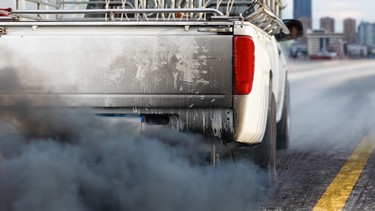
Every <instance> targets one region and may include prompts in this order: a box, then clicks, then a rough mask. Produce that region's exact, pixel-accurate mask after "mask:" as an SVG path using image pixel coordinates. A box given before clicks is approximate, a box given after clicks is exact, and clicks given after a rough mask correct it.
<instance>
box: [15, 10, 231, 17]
mask: <svg viewBox="0 0 375 211" xmlns="http://www.w3.org/2000/svg"><path fill="white" fill-rule="evenodd" d="M168 12H170V13H177V12H180V13H202V12H204V13H215V14H217V15H219V16H224V14H223V13H222V12H221V11H219V10H217V9H212V8H194V9H190V8H184V9H90V10H15V11H12V12H10V13H8V14H9V15H19V14H102V13H126V14H135V13H168Z"/></svg>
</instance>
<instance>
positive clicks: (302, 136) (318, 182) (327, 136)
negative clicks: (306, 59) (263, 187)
mask: <svg viewBox="0 0 375 211" xmlns="http://www.w3.org/2000/svg"><path fill="white" fill-rule="evenodd" d="M306 66H308V68H303V64H298V65H291V67H292V68H294V69H292V70H294V71H291V72H290V74H289V79H290V85H291V97H292V105H291V108H292V139H291V144H290V148H289V149H288V150H286V151H278V167H277V169H278V186H277V188H276V190H275V192H274V193H272V194H271V195H270V197H269V198H268V199H267V200H266V202H265V203H264V205H263V208H262V209H263V210H312V209H315V210H335V209H341V208H343V210H375V200H373V199H374V198H375V179H374V178H375V176H374V175H375V168H374V166H375V155H374V154H371V153H372V151H373V147H374V145H375V144H374V143H375V114H374V110H375V61H345V62H331V63H316V65H312V64H311V63H310V64H308V65H306ZM298 69H301V71H297V70H298ZM360 143H361V144H362V145H363V146H362V148H361V147H360V146H358V145H359V144H360ZM355 150H357V151H356V152H355ZM366 151H367V152H366ZM352 154H353V155H352ZM351 155H352V157H351V159H350V161H348V160H349V158H350V156H351ZM367 158H368V160H367ZM361 162H362V164H361ZM344 166H346V167H345V169H343V170H341V169H342V168H343V167H344ZM340 170H341V171H340ZM362 170H363V171H362ZM356 175H357V176H356ZM358 177H359V178H358ZM357 179H358V180H357ZM323 194H324V195H323Z"/></svg>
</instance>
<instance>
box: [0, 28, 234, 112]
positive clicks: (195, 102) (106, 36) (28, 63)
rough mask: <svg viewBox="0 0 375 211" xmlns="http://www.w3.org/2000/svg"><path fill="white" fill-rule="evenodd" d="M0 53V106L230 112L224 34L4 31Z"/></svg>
mask: <svg viewBox="0 0 375 211" xmlns="http://www.w3.org/2000/svg"><path fill="white" fill-rule="evenodd" d="M0 49H1V50H0V106H8V105H13V104H15V103H17V102H19V101H24V100H25V99H26V100H27V101H28V103H30V104H32V105H34V106H54V105H56V106H90V107H157V108H163V107H166V108H167V107H169V108H171V107H173V108H193V107H194V108H206V107H216V108H229V107H232V74H233V73H232V36H231V35H218V34H216V33H202V32H197V29H194V28H193V27H191V28H190V29H189V30H188V31H186V30H185V29H184V27H179V28H178V27H168V28H165V27H164V28H162V27H148V28H147V29H142V28H141V27H139V28H137V27H39V28H37V27H27V28H26V27H24V28H22V27H14V28H12V27H9V28H8V29H7V34H6V35H3V36H1V37H0ZM56 99H58V100H56Z"/></svg>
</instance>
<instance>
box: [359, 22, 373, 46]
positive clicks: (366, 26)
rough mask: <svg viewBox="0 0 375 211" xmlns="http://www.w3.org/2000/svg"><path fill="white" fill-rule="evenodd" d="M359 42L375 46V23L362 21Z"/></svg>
mask: <svg viewBox="0 0 375 211" xmlns="http://www.w3.org/2000/svg"><path fill="white" fill-rule="evenodd" d="M358 43H359V44H361V45H365V46H375V23H369V22H364V21H362V22H361V23H360V24H359V26H358Z"/></svg>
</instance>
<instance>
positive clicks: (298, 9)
mask: <svg viewBox="0 0 375 211" xmlns="http://www.w3.org/2000/svg"><path fill="white" fill-rule="evenodd" d="M293 4H294V9H293V18H294V19H298V20H301V19H302V18H303V19H304V20H306V22H307V27H306V29H311V28H312V4H311V0H294V2H293Z"/></svg>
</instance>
